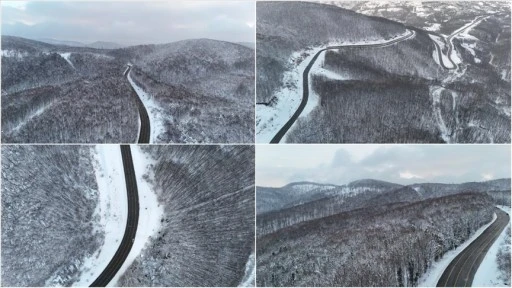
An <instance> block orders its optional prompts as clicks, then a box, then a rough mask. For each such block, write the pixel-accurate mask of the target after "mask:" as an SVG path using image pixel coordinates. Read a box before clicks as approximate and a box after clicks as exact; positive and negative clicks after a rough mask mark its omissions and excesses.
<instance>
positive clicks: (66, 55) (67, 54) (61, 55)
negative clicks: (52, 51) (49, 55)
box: [59, 53, 76, 69]
mask: <svg viewBox="0 0 512 288" xmlns="http://www.w3.org/2000/svg"><path fill="white" fill-rule="evenodd" d="M59 55H60V57H62V58H64V60H66V61H67V62H68V63H69V65H71V67H73V69H76V68H75V65H73V62H71V59H69V57H71V53H59Z"/></svg>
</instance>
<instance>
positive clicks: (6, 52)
mask: <svg viewBox="0 0 512 288" xmlns="http://www.w3.org/2000/svg"><path fill="white" fill-rule="evenodd" d="M0 56H2V57H15V58H18V59H21V58H23V57H25V56H28V53H27V52H20V51H17V50H0Z"/></svg>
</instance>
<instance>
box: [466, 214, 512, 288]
mask: <svg viewBox="0 0 512 288" xmlns="http://www.w3.org/2000/svg"><path fill="white" fill-rule="evenodd" d="M498 208H500V209H501V210H503V211H505V212H506V213H507V214H508V215H510V207H506V206H498ZM507 227H510V221H509V222H508V226H507ZM507 227H506V228H505V229H504V230H503V232H501V234H500V236H499V237H498V239H496V241H495V242H494V244H492V246H491V248H490V249H489V251H488V252H487V254H486V255H485V257H484V259H483V260H482V263H481V264H480V266H479V267H478V270H477V271H476V273H475V279H474V280H473V283H472V285H471V286H474V287H505V286H507V285H506V284H505V283H504V282H503V279H501V272H500V270H499V268H498V262H497V258H498V252H499V250H500V248H501V247H504V246H506V245H508V246H509V247H510V237H507V235H506V234H507V233H508V232H509V231H508V228H507ZM507 238H508V240H509V241H506V240H507ZM507 242H508V243H507Z"/></svg>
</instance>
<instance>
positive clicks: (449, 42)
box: [428, 15, 489, 70]
mask: <svg viewBox="0 0 512 288" xmlns="http://www.w3.org/2000/svg"><path fill="white" fill-rule="evenodd" d="M487 17H489V16H488V15H482V16H478V17H476V18H475V19H474V20H473V21H471V22H470V23H469V24H467V25H464V26H462V27H460V28H459V29H457V30H455V31H453V32H452V34H450V35H449V36H448V37H446V36H444V35H442V34H439V33H433V32H428V33H429V34H432V35H436V36H438V37H440V38H441V39H443V40H444V41H445V43H446V44H447V45H448V50H447V52H446V57H447V58H448V60H450V62H451V63H452V67H446V65H444V62H443V57H442V52H441V47H439V44H437V42H436V41H434V40H432V41H433V42H434V45H435V46H436V50H437V55H438V57H439V63H440V64H441V66H442V67H443V68H444V69H448V70H451V69H457V67H458V66H457V64H455V62H454V61H453V59H452V58H451V55H452V51H453V49H454V45H453V42H452V40H453V38H455V36H457V35H459V34H460V33H462V32H464V31H465V30H467V29H471V28H472V27H474V26H476V25H478V24H479V23H480V21H482V20H483V19H485V18H487Z"/></svg>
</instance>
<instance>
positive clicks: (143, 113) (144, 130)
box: [124, 65, 151, 144]
mask: <svg viewBox="0 0 512 288" xmlns="http://www.w3.org/2000/svg"><path fill="white" fill-rule="evenodd" d="M131 70H132V66H131V65H128V68H127V69H126V71H125V72H124V77H126V79H128V75H129V74H130V72H131ZM130 87H132V85H131V84H130ZM132 91H133V93H134V94H135V95H136V96H137V97H135V101H136V102H137V107H138V109H139V115H140V132H139V140H138V143H139V144H144V143H149V137H150V133H151V127H150V123H149V115H148V111H147V110H146V107H145V106H144V103H142V100H140V97H139V95H138V94H137V92H136V91H135V89H133V87H132Z"/></svg>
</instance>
